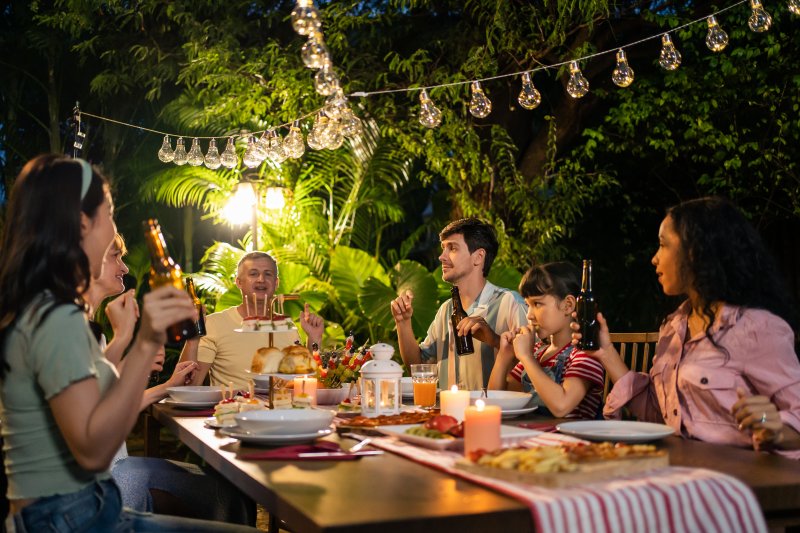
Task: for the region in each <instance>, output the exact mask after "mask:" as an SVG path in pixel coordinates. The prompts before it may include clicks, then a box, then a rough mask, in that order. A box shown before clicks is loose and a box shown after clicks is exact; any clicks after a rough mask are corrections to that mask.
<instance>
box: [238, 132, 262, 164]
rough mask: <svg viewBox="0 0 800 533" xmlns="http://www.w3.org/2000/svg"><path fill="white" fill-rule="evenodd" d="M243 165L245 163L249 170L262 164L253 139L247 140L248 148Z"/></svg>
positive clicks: (243, 157) (243, 158)
mask: <svg viewBox="0 0 800 533" xmlns="http://www.w3.org/2000/svg"><path fill="white" fill-rule="evenodd" d="M242 163H244V165H245V166H246V167H247V168H255V167H257V166H258V165H259V164H260V163H261V160H260V159H259V158H258V154H256V143H255V142H254V141H253V138H252V137H248V138H247V148H246V149H245V151H244V155H243V156H242Z"/></svg>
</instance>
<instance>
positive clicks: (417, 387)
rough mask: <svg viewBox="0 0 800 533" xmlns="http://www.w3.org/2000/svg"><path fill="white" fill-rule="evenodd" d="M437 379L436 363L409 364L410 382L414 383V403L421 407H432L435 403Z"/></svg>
mask: <svg viewBox="0 0 800 533" xmlns="http://www.w3.org/2000/svg"><path fill="white" fill-rule="evenodd" d="M438 381H439V377H438V366H437V365H435V364H419V365H411V382H412V384H413V385H414V403H415V404H416V405H420V406H422V407H433V406H434V405H435V404H436V384H437V382H438Z"/></svg>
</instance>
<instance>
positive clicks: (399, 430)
mask: <svg viewBox="0 0 800 533" xmlns="http://www.w3.org/2000/svg"><path fill="white" fill-rule="evenodd" d="M418 425H419V424H402V425H397V426H377V427H375V429H376V430H378V431H380V432H381V433H383V434H384V435H389V436H390V437H395V438H397V439H400V440H402V441H405V442H408V443H411V444H416V445H417V446H422V447H423V448H432V449H434V450H447V449H451V448H463V447H464V439H431V438H428V437H421V436H419V435H411V434H409V433H406V430H407V429H408V428H413V427H415V426H418ZM541 433H542V432H541V431H535V430H532V429H525V428H520V427H515V426H500V442H501V443H502V444H503V446H513V445H516V444H518V443H520V442H522V441H524V440H526V439H529V438H531V437H535V436H536V435H540V434H541Z"/></svg>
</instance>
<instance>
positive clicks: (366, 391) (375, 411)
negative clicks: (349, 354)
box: [361, 343, 403, 418]
mask: <svg viewBox="0 0 800 533" xmlns="http://www.w3.org/2000/svg"><path fill="white" fill-rule="evenodd" d="M369 351H370V353H372V360H371V361H367V362H366V363H365V364H364V366H362V367H361V414H362V415H364V416H367V417H370V418H373V417H376V416H380V415H396V414H398V413H399V412H400V402H401V396H400V378H401V377H402V376H403V369H402V368H401V367H400V365H398V364H397V363H395V362H394V361H392V355H393V354H394V348H393V347H392V346H390V345H389V344H385V343H380V344H373V345H372V346H370V348H369Z"/></svg>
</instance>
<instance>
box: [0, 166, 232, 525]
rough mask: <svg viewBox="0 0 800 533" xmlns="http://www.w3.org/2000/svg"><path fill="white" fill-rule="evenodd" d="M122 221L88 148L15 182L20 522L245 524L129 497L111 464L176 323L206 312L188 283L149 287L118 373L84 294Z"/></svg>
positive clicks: (6, 300)
mask: <svg viewBox="0 0 800 533" xmlns="http://www.w3.org/2000/svg"><path fill="white" fill-rule="evenodd" d="M115 231H116V227H115V225H114V220H113V204H112V201H111V196H110V194H109V189H108V184H107V182H106V180H105V179H104V178H103V177H102V176H101V175H100V174H99V173H97V172H96V171H94V169H93V168H92V167H91V165H89V164H88V163H87V162H85V161H82V160H79V159H69V158H67V157H65V156H60V155H41V156H38V157H36V158H34V159H32V160H31V161H29V162H28V163H27V164H26V165H25V167H24V168H23V169H22V172H21V173H20V174H19V176H18V177H17V179H16V182H15V184H14V188H13V190H12V192H11V199H10V202H9V206H8V211H7V215H6V221H5V225H4V233H3V236H2V240H1V241H0V424H2V436H3V439H4V450H3V451H4V455H5V457H4V458H5V468H6V474H7V476H8V498H9V500H10V505H11V520H10V522H11V523H10V524H9V526H13V527H14V528H15V529H16V530H17V531H37V532H38V531H76V530H80V531H139V530H148V531H225V530H240V529H241V528H238V527H236V526H227V525H225V524H219V523H210V522H199V521H191V520H187V519H181V518H175V517H156V516H155V515H151V514H146V513H136V512H133V511H129V510H126V509H123V508H122V506H121V501H120V496H119V490H118V488H117V487H116V485H115V484H114V482H113V480H111V479H110V476H109V473H108V468H109V464H110V462H111V460H112V458H113V457H114V454H115V453H116V451H117V450H118V449H119V447H120V445H121V444H122V442H123V441H124V440H125V437H126V436H127V435H128V433H129V432H130V430H131V429H132V428H133V425H134V423H135V421H136V418H137V415H138V412H139V405H140V402H141V399H142V394H143V392H144V389H145V386H146V384H147V379H148V376H149V373H150V367H151V366H152V363H153V359H154V357H155V354H156V352H157V351H158V348H159V346H160V345H162V344H163V343H164V342H165V341H166V333H165V331H166V328H167V327H168V326H169V325H170V324H173V323H175V322H177V321H179V320H184V319H186V318H192V319H194V318H195V310H194V305H193V304H192V301H191V299H190V298H189V297H188V295H187V294H186V293H185V292H183V291H180V290H178V289H176V288H174V287H162V288H159V289H157V290H154V291H152V292H151V293H149V294H148V295H146V296H145V298H144V303H143V306H142V319H141V325H140V327H139V333H138V335H137V337H136V340H135V341H134V343H133V345H132V346H131V349H130V351H129V353H128V356H127V360H126V364H125V367H124V369H123V371H122V373H121V374H120V375H117V372H116V370H115V369H114V367H113V365H111V364H110V363H109V362H108V361H107V360H106V359H105V358H104V357H103V355H102V353H101V352H100V349H99V346H98V345H97V342H96V341H95V339H94V337H93V335H92V333H91V331H90V329H89V327H88V322H87V316H86V310H85V306H84V304H83V300H82V296H83V294H84V292H85V291H86V289H87V288H88V286H89V282H90V280H91V279H92V277H97V276H99V274H100V273H101V272H102V265H103V256H104V255H105V253H106V250H107V249H108V247H109V246H110V245H111V242H112V239H113V237H114V233H115Z"/></svg>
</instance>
